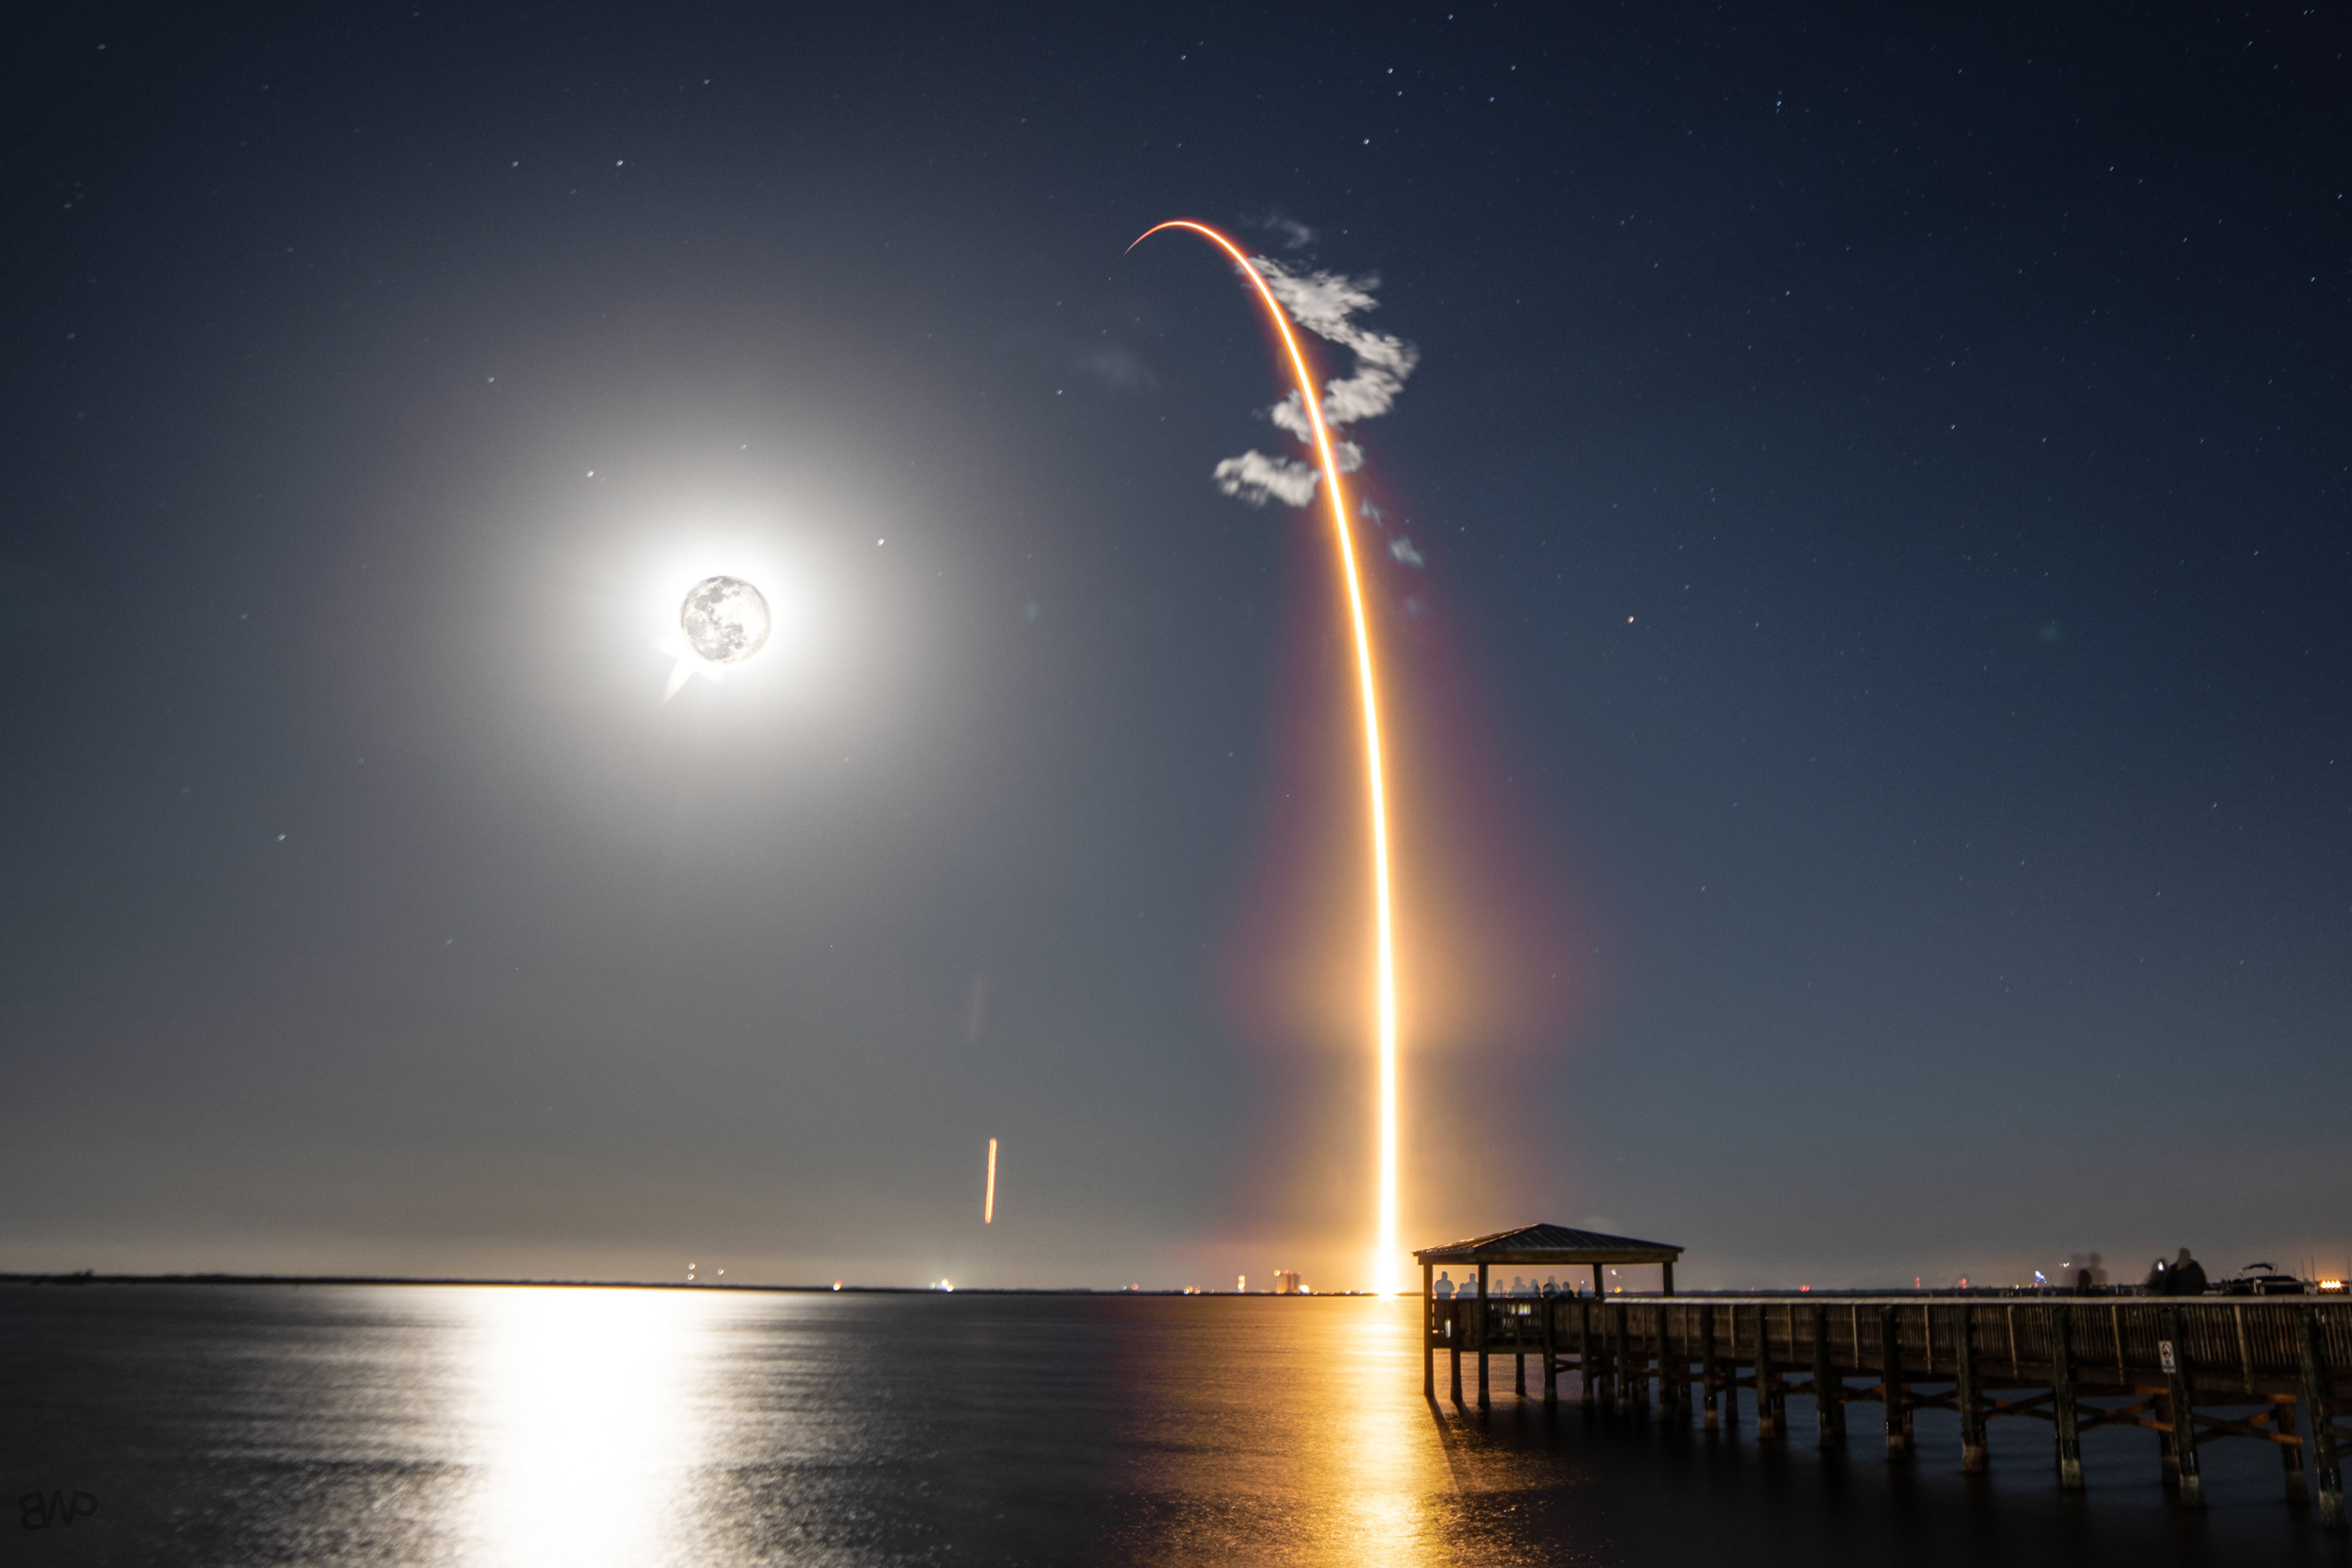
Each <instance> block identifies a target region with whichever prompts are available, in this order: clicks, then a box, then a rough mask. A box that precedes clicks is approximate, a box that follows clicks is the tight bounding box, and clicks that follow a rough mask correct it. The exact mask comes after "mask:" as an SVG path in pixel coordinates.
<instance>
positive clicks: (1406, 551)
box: [1389, 533, 1428, 566]
mask: <svg viewBox="0 0 2352 1568" xmlns="http://www.w3.org/2000/svg"><path fill="white" fill-rule="evenodd" d="M1389 555H1390V557H1391V559H1393V560H1397V561H1402V562H1403V563H1405V564H1406V565H1407V566H1425V565H1427V564H1428V562H1427V561H1426V560H1424V559H1423V556H1422V553H1421V552H1420V551H1418V550H1416V549H1414V548H1413V543H1412V536H1410V535H1408V534H1402V533H1400V534H1398V535H1397V536H1396V537H1395V538H1394V539H1391V540H1390V541H1389Z"/></svg>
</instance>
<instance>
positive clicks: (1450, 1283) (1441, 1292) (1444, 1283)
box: [1433, 1268, 1454, 1301]
mask: <svg viewBox="0 0 2352 1568" xmlns="http://www.w3.org/2000/svg"><path fill="white" fill-rule="evenodd" d="M1433 1289H1435V1290H1436V1292H1437V1299H1438V1300H1441V1301H1451V1300H1454V1278H1453V1276H1452V1275H1450V1274H1448V1273H1446V1272H1445V1270H1444V1269H1443V1268H1441V1269H1439V1270H1438V1271H1437V1283H1436V1285H1435V1286H1434V1287H1433Z"/></svg>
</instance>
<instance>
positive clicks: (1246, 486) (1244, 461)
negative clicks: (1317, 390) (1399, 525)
mask: <svg viewBox="0 0 2352 1568" xmlns="http://www.w3.org/2000/svg"><path fill="white" fill-rule="evenodd" d="M1299 227H1301V228H1304V226H1303V225H1301V226H1299ZM1308 237H1309V238H1312V237H1313V236H1312V233H1311V231H1309V233H1308ZM1250 266H1251V267H1252V268H1255V269H1256V272H1257V275H1258V276H1259V277H1261V278H1263V279H1265V286H1266V289H1267V290H1268V291H1269V292H1270V293H1272V294H1273V295H1274V297H1275V298H1276V300H1280V301H1281V302H1282V307H1283V309H1284V310H1287V311H1289V312H1290V318H1291V320H1292V321H1297V323H1298V324H1299V325H1300V326H1302V327H1304V328H1306V329H1307V331H1310V332H1313V333H1314V334H1315V335H1316V336H1317V337H1318V338H1321V339H1323V340H1324V341H1326V342H1334V343H1338V344H1339V346H1340V347H1342V348H1344V349H1346V350H1347V351H1348V352H1349V353H1351V354H1353V355H1354V356H1355V361H1356V365H1355V374H1352V375H1348V376H1343V377H1341V378H1340V379H1339V380H1337V381H1334V382H1331V383H1329V384H1328V385H1326V386H1325V387H1324V389H1323V419H1324V422H1325V423H1326V424H1328V425H1329V426H1331V427H1332V428H1333V429H1335V430H1336V429H1339V428H1341V427H1342V426H1349V425H1354V424H1357V423H1359V422H1360V421H1362V420H1366V419H1372V418H1377V417H1378V416H1381V415H1383V414H1386V413H1387V412H1388V411H1389V410H1390V409H1391V408H1392V407H1394V406H1395V405H1396V400H1397V395H1398V394H1399V393H1401V392H1402V391H1403V390H1404V384H1405V378H1406V377H1407V376H1410V375H1411V374H1412V372H1413V367H1414V366H1415V365H1417V364H1419V363H1421V351H1420V350H1418V349H1416V348H1414V347H1413V346H1412V344H1411V343H1409V342H1405V341H1404V340H1403V339H1402V338H1400V337H1396V336H1393V335H1392V334H1390V333H1387V332H1375V331H1371V330H1370V329H1369V328H1366V327H1364V326H1361V325H1360V324H1358V323H1357V321H1355V318H1356V317H1357V316H1360V315H1362V314H1364V313H1366V312H1368V311H1370V310H1378V309H1379V308H1380V300H1378V299H1377V298H1376V297H1375V296H1374V294H1373V290H1374V289H1378V288H1379V287H1380V286H1381V280H1380V279H1378V278H1376V277H1364V278H1350V277H1348V276H1347V275H1346V274H1344V273H1339V272H1303V271H1302V272H1294V271H1292V270H1291V269H1290V268H1288V267H1286V266H1285V265H1283V263H1281V262H1279V261H1277V260H1276V259H1275V258H1272V257H1270V256H1254V257H1252V258H1250ZM1267 413H1268V415H1269V416H1270V417H1271V418H1272V419H1273V420H1274V422H1275V423H1276V425H1278V426H1281V427H1282V428H1283V429H1285V430H1286V431H1288V432H1289V433H1290V434H1291V435H1293V436H1296V437H1298V439H1299V440H1301V441H1303V442H1307V443H1309V444H1312V443H1313V441H1314V439H1315V428H1314V426H1312V425H1311V424H1309V423H1308V421H1307V409H1306V405H1305V404H1304V403H1303V402H1301V400H1300V398H1299V395H1298V394H1297V392H1296V391H1294V392H1292V393H1291V395H1289V396H1288V397H1286V398H1284V399H1283V400H1282V401H1281V402H1280V403H1277V404H1276V405H1274V407H1273V408H1271V409H1269V410H1268V411H1267ZM1332 456H1333V458H1335V459H1336V460H1337V462H1338V465H1339V471H1340V472H1341V473H1343V474H1347V473H1353V472H1355V471H1356V470H1357V469H1358V468H1362V467H1363V466H1364V452H1363V448H1362V447H1359V446H1357V445H1356V444H1355V443H1354V442H1353V441H1341V442H1338V443H1336V444H1335V446H1334V448H1333V451H1332ZM1321 478H1322V476H1321V475H1320V474H1319V473H1318V472H1317V471H1316V469H1315V468H1313V467H1312V466H1310V465H1308V464H1307V463H1303V462H1299V461H1297V460H1296V459H1294V458H1269V457H1267V456H1266V455H1265V453H1263V452H1255V451H1252V452H1244V453H1243V454H1242V455H1241V456H1240V457H1238V458H1226V459H1225V460H1224V461H1223V462H1222V463H1219V464H1218V465H1217V468H1216V479H1217V488H1218V489H1222V490H1223V491H1224V492H1225V493H1226V494H1227V495H1229V496H1238V497H1240V498H1241V499H1242V500H1245V501H1248V502H1250V503H1251V504H1252V505H1254V506H1264V505H1265V503H1266V502H1267V501H1268V500H1281V501H1286V502H1288V503H1289V504H1290V505H1292V506H1305V505H1307V503H1308V502H1310V501H1312V500H1314V499H1315V487H1316V484H1317V482H1318V480H1319V479H1321ZM1399 559H1400V560H1402V556H1400V557H1399Z"/></svg>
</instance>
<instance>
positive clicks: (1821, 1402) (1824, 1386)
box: [1813, 1301, 1845, 1448]
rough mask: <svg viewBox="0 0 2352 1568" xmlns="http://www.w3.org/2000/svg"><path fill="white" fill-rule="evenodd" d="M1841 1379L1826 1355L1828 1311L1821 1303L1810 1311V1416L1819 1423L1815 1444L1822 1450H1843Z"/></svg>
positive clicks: (1843, 1421) (1842, 1381) (1842, 1389)
mask: <svg viewBox="0 0 2352 1568" xmlns="http://www.w3.org/2000/svg"><path fill="white" fill-rule="evenodd" d="M1844 1393H1845V1379H1843V1378H1842V1377H1840V1376H1839V1375H1838V1374H1837V1363H1836V1362H1835V1360H1834V1359H1833V1358H1832V1355H1831V1352H1830V1309H1829V1304H1828V1303H1827V1302H1825V1301H1823V1302H1817V1303H1815V1304H1814V1307H1813V1415H1814V1417H1815V1419H1816V1420H1817V1421H1818V1422H1819V1423H1820V1428H1821V1429H1820V1434H1819V1436H1818V1439H1817V1440H1818V1441H1819V1443H1820V1444H1821V1446H1822V1447H1823V1448H1843V1447H1845V1400H1844V1398H1843V1394H1844Z"/></svg>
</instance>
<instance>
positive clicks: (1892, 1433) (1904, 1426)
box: [1878, 1306, 1911, 1459]
mask: <svg viewBox="0 0 2352 1568" xmlns="http://www.w3.org/2000/svg"><path fill="white" fill-rule="evenodd" d="M1901 1310H1902V1309H1901V1308H1899V1307H1893V1306H1887V1307H1881V1308H1879V1309H1878V1383H1879V1393H1880V1394H1881V1395H1882V1396H1883V1397H1884V1398H1885V1403H1886V1457H1887V1458H1890V1459H1907V1458H1910V1457H1911V1387H1910V1384H1907V1383H1906V1382H1905V1381H1904V1377H1903V1324H1902V1321H1901V1319H1899V1318H1898V1317H1897V1316H1896V1315H1895V1314H1896V1313H1898V1312H1900V1311H1901Z"/></svg>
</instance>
